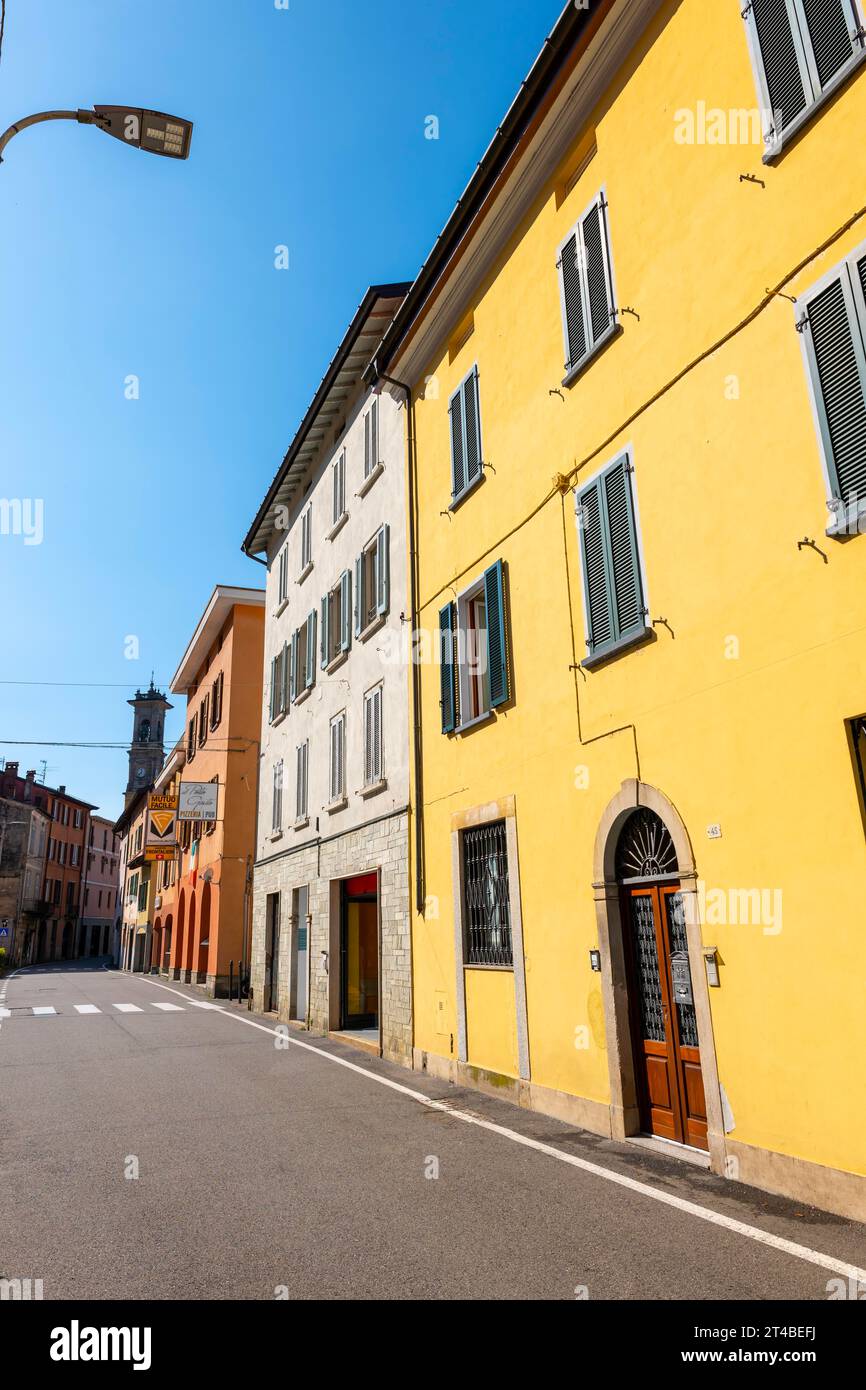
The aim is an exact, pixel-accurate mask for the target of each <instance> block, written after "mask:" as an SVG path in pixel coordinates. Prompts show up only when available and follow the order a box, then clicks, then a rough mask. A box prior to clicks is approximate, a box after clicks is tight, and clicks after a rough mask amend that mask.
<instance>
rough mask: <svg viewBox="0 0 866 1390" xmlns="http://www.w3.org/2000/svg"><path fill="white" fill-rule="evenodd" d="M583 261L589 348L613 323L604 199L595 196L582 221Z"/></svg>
mask: <svg viewBox="0 0 866 1390" xmlns="http://www.w3.org/2000/svg"><path fill="white" fill-rule="evenodd" d="M581 235H582V237H583V262H584V268H585V273H586V307H587V315H588V318H589V332H590V338H591V341H592V345H593V346H595V344H596V343H597V342H598V341H599V340H600V339H601V338H603V337H604V335H605V333H607V331H608V329H609V328H610V325H611V323H612V321H613V297H612V293H611V284H610V263H609V259H608V245H607V225H606V219H605V205H604V198H603V197H599V199H598V202H597V203H596V204H595V206H594V207H592V208H590V210H589V212H588V213H587V214H586V216H585V217H584V219H583V223H582V225H581Z"/></svg>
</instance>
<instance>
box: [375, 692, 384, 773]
mask: <svg viewBox="0 0 866 1390" xmlns="http://www.w3.org/2000/svg"><path fill="white" fill-rule="evenodd" d="M373 771H374V776H375V778H376V781H377V782H378V781H381V778H382V774H383V771H384V759H383V756H382V687H381V685H380V686H379V688H378V690H377V691H376V692H375V693H374V695H373Z"/></svg>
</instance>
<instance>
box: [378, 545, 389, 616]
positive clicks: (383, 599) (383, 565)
mask: <svg viewBox="0 0 866 1390" xmlns="http://www.w3.org/2000/svg"><path fill="white" fill-rule="evenodd" d="M390 541H391V528H390V526H387V525H386V526H383V527H382V529H381V531H380V532H379V534H378V535H377V536H376V612H377V614H379V615H380V616H381V614H383V613H387V612H388V600H389V590H390V587H391V576H390V568H391V555H390V551H391V544H390Z"/></svg>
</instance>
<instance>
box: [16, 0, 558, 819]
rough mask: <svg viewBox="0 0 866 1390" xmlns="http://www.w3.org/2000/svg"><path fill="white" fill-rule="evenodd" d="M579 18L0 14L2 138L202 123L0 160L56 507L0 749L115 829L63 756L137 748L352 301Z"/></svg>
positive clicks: (342, 1)
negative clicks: (143, 710)
mask: <svg viewBox="0 0 866 1390" xmlns="http://www.w3.org/2000/svg"><path fill="white" fill-rule="evenodd" d="M562 7H563V6H562V0H413V2H412V3H407V0H363V3H359V0H331V3H325V0H290V7H289V9H288V11H286V10H282V9H277V8H276V5H275V3H274V0H149V3H148V4H146V5H144V4H141V3H136V2H135V0H76V3H75V4H70V3H69V0H7V18H6V36H5V41H4V46H3V53H2V60H0V128H5V127H6V126H8V125H10V124H11V123H12V122H13V121H15V120H17V119H20V118H21V117H22V116H24V115H28V114H30V113H32V112H35V111H42V110H48V109H56V108H58V107H72V108H77V107H88V106H91V105H92V104H93V103H100V104H118V105H119V104H123V103H129V104H130V105H141V106H147V107H152V108H155V109H157V110H164V111H170V112H174V113H176V114H179V115H183V116H187V117H189V118H190V119H192V120H193V121H194V122H195V132H194V135H193V144H192V153H191V157H190V159H189V161H188V162H186V163H181V162H177V163H175V162H173V161H169V160H164V159H158V158H154V157H151V156H148V155H146V154H143V153H140V152H139V151H136V150H129V149H126V148H124V146H123V145H121V144H120V143H118V142H116V141H113V140H110V139H108V138H106V137H105V136H103V135H101V134H100V133H99V132H98V131H96V130H93V129H89V128H87V127H83V126H78V125H76V124H74V123H60V122H58V123H52V124H50V125H44V126H41V127H37V128H36V129H31V130H27V131H23V132H22V133H20V134H19V135H18V136H16V137H15V139H14V140H13V141H12V143H11V144H10V146H9V148H8V149H7V152H6V159H5V161H4V163H3V164H2V166H0V322H2V332H0V498H5V499H22V500H26V499H30V501H31V504H32V503H36V502H37V501H41V504H42V509H43V512H42V515H43V520H42V541H41V544H25V537H24V536H23V535H20V534H19V535H13V534H0V595H2V600H0V604H2V606H0V616H2V626H0V633H2V640H0V681H2V682H3V683H2V684H0V739H2V740H4V742H3V743H2V744H0V756H5V757H6V758H7V759H16V758H17V759H18V760H19V761H20V763H21V765H22V771H23V770H26V769H27V768H29V767H39V766H40V764H41V762H42V760H43V759H44V760H45V761H46V762H47V765H48V775H47V780H48V781H49V783H51V784H52V785H57V783H59V782H63V783H65V784H66V785H67V786H68V788H69V790H70V791H72V792H74V793H75V794H77V795H79V796H81V797H83V798H84V799H86V800H90V801H92V802H95V803H97V804H98V805H99V806H100V807H101V808H102V810H103V811H104V812H105V813H106V814H109V815H116V814H117V813H119V811H120V809H121V807H122V804H123V800H122V798H123V788H124V786H125V783H126V775H127V760H126V755H125V753H124V752H123V751H121V750H110V749H93V750H85V749H76V748H67V747H52V746H49V745H50V744H52V743H58V742H92V743H124V742H125V741H126V740H128V738H129V734H130V729H131V710H130V709H129V707H128V705H127V704H126V700H127V698H128V696H129V695H130V694H131V693H133V691H134V689H135V687H136V686H137V685H139V684H143V685H145V686H146V685H147V683H148V681H149V679H150V672H151V669H153V670H154V672H155V674H156V680H157V683H160V682H161V683H163V685H164V686H165V685H166V684H167V682H168V681H169V680H170V679H171V676H172V674H173V672H174V670H175V668H176V665H177V661H178V659H179V657H180V655H181V654H182V652H183V649H184V647H185V645H186V643H187V641H188V639H189V637H190V635H191V633H192V630H193V628H194V626H195V623H196V622H197V620H198V618H199V616H200V613H201V610H202V608H203V606H204V604H205V602H206V601H207V598H208V596H209V595H210V592H211V590H212V589H213V586H214V584H215V583H218V582H220V583H229V584H251V585H259V584H261V583H262V581H263V577H264V574H263V571H262V570H261V569H260V567H259V566H258V565H256V564H254V563H252V562H251V561H249V560H247V559H246V558H245V557H244V556H242V555H241V553H240V549H239V547H240V543H241V540H242V538H243V536H244V534H245V532H246V529H247V526H248V524H249V522H250V521H251V520H252V517H253V515H254V514H255V511H256V509H257V507H258V505H259V503H260V501H261V498H262V496H263V495H264V490H265V488H266V486H267V484H268V483H269V482H270V480H271V478H272V477H273V474H274V472H275V471H276V468H277V466H278V464H279V462H280V460H281V458H282V456H283V453H284V452H285V449H286V446H287V445H288V443H289V440H290V439H291V437H292V434H293V433H294V430H295V428H296V426H297V424H298V422H299V420H300V418H301V416H302V414H303V412H304V410H305V408H306V406H307V404H308V403H309V401H310V399H311V397H312V395H313V392H314V390H315V388H316V386H317V385H318V382H319V381H320V379H321V377H322V374H323V372H324V370H325V368H326V366H327V364H328V362H329V361H330V359H331V357H332V355H333V352H334V350H335V349H336V346H337V344H338V342H339V340H340V338H341V336H342V334H343V332H344V330H345V328H346V326H347V324H348V322H349V320H350V318H351V316H352V314H353V312H354V310H355V308H356V307H357V305H358V303H359V301H360V299H361V297H362V294H363V292H364V290H365V289H366V287H367V286H368V285H369V284H371V283H376V282H382V281H390V280H399V279H412V278H413V277H414V275H415V274H416V273H417V271H418V269H419V267H420V265H421V263H422V262H423V260H424V259H425V258H426V256H427V254H428V252H429V250H430V248H431V246H432V244H433V241H434V240H435V238H436V236H437V235H438V233H439V231H440V230H441V228H442V226H443V224H444V222H445V220H446V218H447V216H448V214H449V213H450V212H451V210H452V208H453V206H454V204H455V202H456V200H457V198H458V197H459V195H460V193H461V192H462V190H463V188H464V187H465V185H466V183H467V181H468V179H469V177H470V175H471V172H472V169H473V168H474V166H475V164H476V162H477V160H478V159H479V158H480V156H481V154H482V153H483V151H484V149H485V148H486V146H487V144H488V143H489V140H490V139H491V137H492V134H493V131H494V129H495V126H496V124H497V123H498V122H499V120H500V119H501V117H502V116H503V115H504V113H505V110H506V109H507V107H508V106H509V104H510V102H511V100H512V98H513V96H514V95H515V93H516V91H517V87H518V85H519V83H520V81H521V80H522V78H523V77H524V76H525V75H526V73H527V71H528V70H529V67H530V66H531V64H532V62H533V61H534V59H535V56H536V54H537V53H538V51H539V49H540V47H541V44H542V42H543V40H544V37H545V35H546V34H547V33H549V31H550V29H551V28H552V27H553V24H554V23H555V21H556V19H557V17H558V15H559V13H560V11H561V9H562ZM430 115H435V116H437V117H438V119H439V122H440V138H439V140H438V141H431V140H428V139H425V138H424V123H425V119H426V117H428V116H430ZM282 244H284V245H286V246H288V248H289V256H290V268H289V270H287V271H278V270H276V269H275V268H274V248H275V247H276V246H278V245H282ZM132 375H135V376H137V377H138V379H139V398H138V399H137V400H129V399H127V398H126V393H125V383H126V381H127V378H128V377H130V376H132ZM28 515H29V516H30V519H31V520H35V519H36V517H37V515H38V514H37V513H36V512H34V511H31V512H30V513H29V514H28V513H27V512H26V511H25V513H24V516H25V518H26V517H27V516H28ZM7 529H8V528H7ZM37 534H38V533H37ZM129 637H135V638H136V639H137V641H138V649H139V658H138V660H137V661H131V660H129V659H127V658H126V656H125V654H124V653H125V650H126V649H127V639H128V638H129ZM10 682H28V684H11V683H10ZM181 728H182V712H181V710H180V708H179V706H178V708H176V709H175V711H173V713H172V715H171V716H170V718H169V724H168V733H169V736H174V737H176V736H177V735H178V734H179V733H180V730H181ZM9 739H20V740H34V741H36V742H37V743H39V744H40V746H36V747H27V746H24V745H23V743H21V744H10V743H8V742H5V740H9Z"/></svg>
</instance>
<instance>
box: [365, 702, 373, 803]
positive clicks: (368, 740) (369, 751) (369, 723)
mask: <svg viewBox="0 0 866 1390" xmlns="http://www.w3.org/2000/svg"><path fill="white" fill-rule="evenodd" d="M372 781H373V695H372V693H371V694H369V695H366V696H365V697H364V786H365V787H369V786H370V784H371V783H372Z"/></svg>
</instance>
